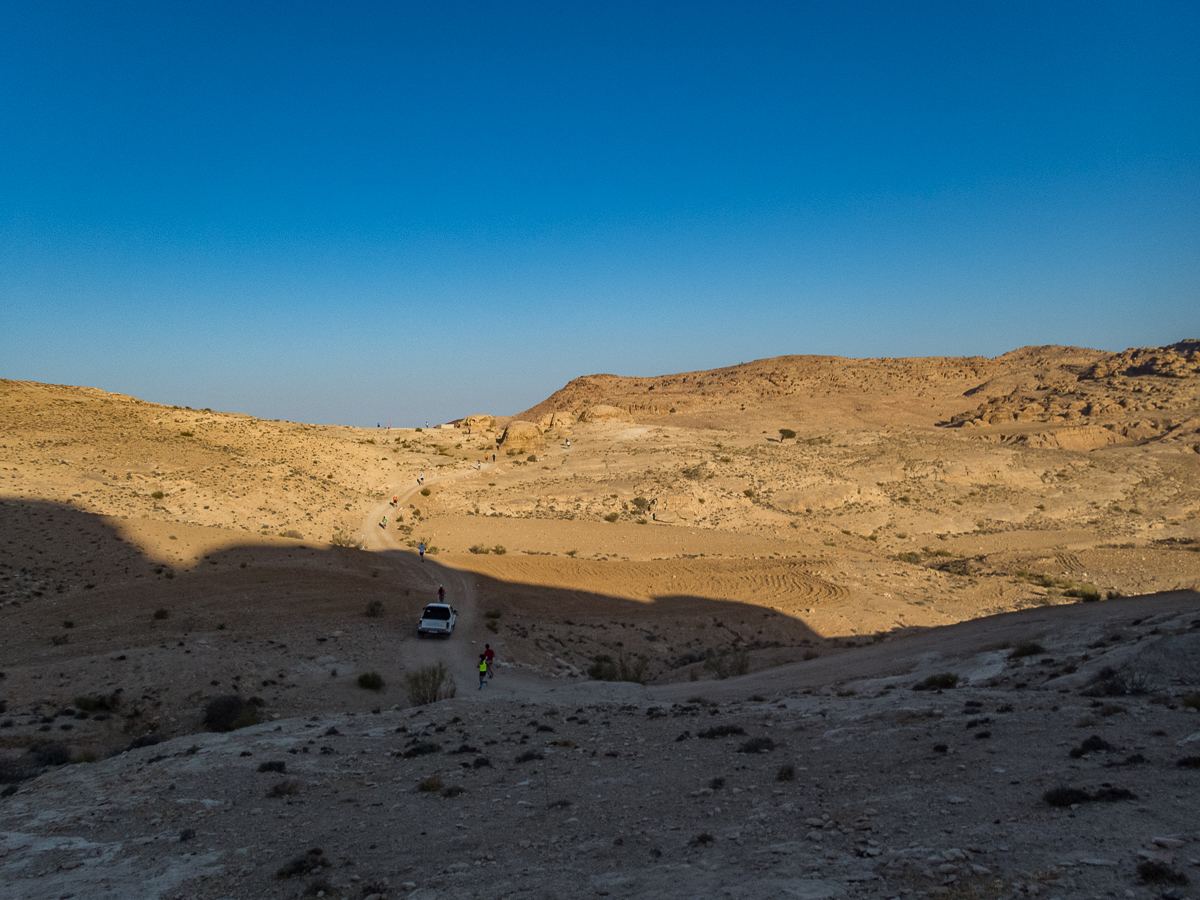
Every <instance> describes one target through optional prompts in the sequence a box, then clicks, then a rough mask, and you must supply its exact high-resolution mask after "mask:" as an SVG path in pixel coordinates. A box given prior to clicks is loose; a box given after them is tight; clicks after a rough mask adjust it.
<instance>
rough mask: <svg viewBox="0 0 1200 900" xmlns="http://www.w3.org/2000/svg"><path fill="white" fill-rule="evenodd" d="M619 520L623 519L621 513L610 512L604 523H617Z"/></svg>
mask: <svg viewBox="0 0 1200 900" xmlns="http://www.w3.org/2000/svg"><path fill="white" fill-rule="evenodd" d="M619 518H621V515H620V513H615V512H610V513H609V514H608V515H607V516H605V517H604V521H605V522H615V521H617V519H619Z"/></svg>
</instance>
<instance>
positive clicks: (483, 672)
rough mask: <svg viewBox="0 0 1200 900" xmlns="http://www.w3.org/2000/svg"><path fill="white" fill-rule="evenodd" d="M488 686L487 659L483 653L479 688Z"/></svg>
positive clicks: (480, 664) (480, 661)
mask: <svg viewBox="0 0 1200 900" xmlns="http://www.w3.org/2000/svg"><path fill="white" fill-rule="evenodd" d="M485 684H487V657H485V656H484V655H483V654H482V653H480V654H479V688H480V689H481V690H482V689H483V686H484V685H485Z"/></svg>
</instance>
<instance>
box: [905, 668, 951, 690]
mask: <svg viewBox="0 0 1200 900" xmlns="http://www.w3.org/2000/svg"><path fill="white" fill-rule="evenodd" d="M956 687H958V675H956V674H954V673H953V672H942V673H941V674H940V675H930V676H929V677H928V678H926V679H925V680H924V681H922V682H919V683H917V684H914V685H913V690H914V691H948V690H950V689H952V688H956Z"/></svg>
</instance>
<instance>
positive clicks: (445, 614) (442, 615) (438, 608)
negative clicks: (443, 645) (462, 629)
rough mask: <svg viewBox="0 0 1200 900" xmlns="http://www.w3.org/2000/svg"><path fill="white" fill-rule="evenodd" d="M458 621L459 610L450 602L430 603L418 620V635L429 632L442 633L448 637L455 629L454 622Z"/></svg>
mask: <svg viewBox="0 0 1200 900" xmlns="http://www.w3.org/2000/svg"><path fill="white" fill-rule="evenodd" d="M457 621H458V610H456V609H455V608H454V607H452V606H451V605H450V604H449V603H430V604H429V605H428V606H426V607H425V609H424V611H423V612H422V613H421V618H420V619H419V620H418V621H417V637H424V636H425V635H427V634H442V635H445V636H446V637H449V636H450V633H451V632H453V631H454V623H455V622H457Z"/></svg>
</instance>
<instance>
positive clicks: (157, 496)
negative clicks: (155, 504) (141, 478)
mask: <svg viewBox="0 0 1200 900" xmlns="http://www.w3.org/2000/svg"><path fill="white" fill-rule="evenodd" d="M150 496H151V497H153V498H154V499H155V500H161V499H162V498H163V497H165V496H166V494H164V493H163V492H162V491H155V492H154V493H153V494H151V495H150Z"/></svg>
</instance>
